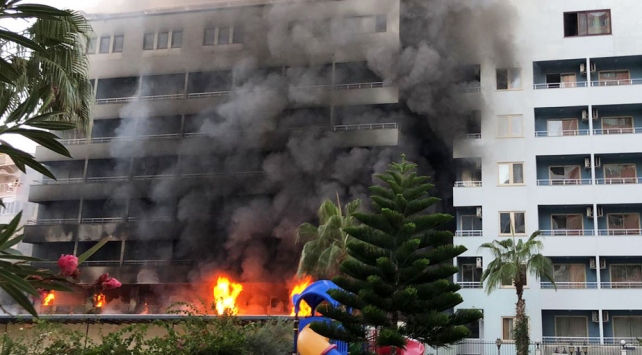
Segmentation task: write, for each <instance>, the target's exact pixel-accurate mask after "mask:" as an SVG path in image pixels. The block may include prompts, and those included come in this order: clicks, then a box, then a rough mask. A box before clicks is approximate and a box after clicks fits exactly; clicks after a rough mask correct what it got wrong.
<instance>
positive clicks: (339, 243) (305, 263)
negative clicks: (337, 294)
mask: <svg viewBox="0 0 642 355" xmlns="http://www.w3.org/2000/svg"><path fill="white" fill-rule="evenodd" d="M360 204H361V201H360V200H354V201H352V202H350V203H348V204H346V205H345V206H344V208H343V210H342V209H341V201H340V200H339V197H338V196H337V204H334V202H332V201H331V200H325V201H323V203H322V204H321V207H319V211H318V212H317V214H318V216H319V226H314V225H312V224H310V223H303V224H302V225H300V226H299V228H298V229H297V233H296V242H297V243H301V242H305V244H304V246H303V251H302V252H301V258H300V259H299V268H298V271H297V274H298V276H299V277H301V276H303V275H309V276H312V277H313V278H315V279H317V280H324V279H331V278H332V277H334V276H337V275H338V274H339V265H340V264H341V263H342V262H343V261H344V260H345V259H346V257H347V255H348V250H347V245H348V242H349V241H350V239H351V237H350V236H349V235H348V234H347V233H346V232H344V230H343V229H344V228H347V227H352V226H355V225H356V220H355V219H354V217H353V216H352V215H353V214H354V213H355V212H356V211H357V209H358V208H359V205H360Z"/></svg>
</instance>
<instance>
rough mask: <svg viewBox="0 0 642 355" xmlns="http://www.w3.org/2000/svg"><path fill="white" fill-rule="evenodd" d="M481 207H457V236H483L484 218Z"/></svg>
mask: <svg viewBox="0 0 642 355" xmlns="http://www.w3.org/2000/svg"><path fill="white" fill-rule="evenodd" d="M480 211H481V207H460V208H458V209H457V212H456V218H457V230H456V231H455V236H456V237H481V236H482V234H483V233H482V218H481V216H480V213H479V212H480Z"/></svg>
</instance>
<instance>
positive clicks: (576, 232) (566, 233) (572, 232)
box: [540, 229, 594, 237]
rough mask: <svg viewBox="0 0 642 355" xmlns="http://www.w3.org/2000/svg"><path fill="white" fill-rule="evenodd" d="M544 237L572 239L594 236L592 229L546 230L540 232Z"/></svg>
mask: <svg viewBox="0 0 642 355" xmlns="http://www.w3.org/2000/svg"><path fill="white" fill-rule="evenodd" d="M540 232H541V233H542V235H543V236H556V237H571V236H586V235H593V234H594V233H593V230H592V229H544V230H540Z"/></svg>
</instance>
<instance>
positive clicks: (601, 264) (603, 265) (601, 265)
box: [600, 258, 606, 269]
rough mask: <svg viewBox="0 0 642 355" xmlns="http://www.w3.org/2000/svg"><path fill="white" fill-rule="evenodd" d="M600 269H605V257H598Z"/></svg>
mask: <svg viewBox="0 0 642 355" xmlns="http://www.w3.org/2000/svg"><path fill="white" fill-rule="evenodd" d="M600 269H606V259H604V258H602V259H600Z"/></svg>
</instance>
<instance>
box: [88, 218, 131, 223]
mask: <svg viewBox="0 0 642 355" xmlns="http://www.w3.org/2000/svg"><path fill="white" fill-rule="evenodd" d="M80 221H81V223H88V224H94V223H96V224H99V223H114V222H122V221H123V218H122V217H99V218H82V219H81V220H80Z"/></svg>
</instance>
